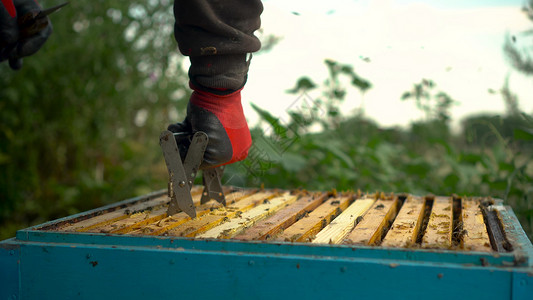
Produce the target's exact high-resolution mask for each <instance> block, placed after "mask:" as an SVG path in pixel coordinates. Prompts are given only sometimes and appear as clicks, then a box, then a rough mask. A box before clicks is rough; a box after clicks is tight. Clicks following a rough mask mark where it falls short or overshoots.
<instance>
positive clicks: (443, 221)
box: [0, 187, 533, 299]
mask: <svg viewBox="0 0 533 300" xmlns="http://www.w3.org/2000/svg"><path fill="white" fill-rule="evenodd" d="M199 191H200V189H199V188H195V189H193V191H192V192H193V200H194V202H195V204H196V206H197V216H198V217H197V218H195V219H190V218H189V217H188V216H187V215H185V214H183V213H178V214H175V215H173V216H167V215H166V208H167V206H168V201H169V199H168V197H167V196H166V191H159V192H156V193H152V194H149V195H146V196H142V197H137V198H133V199H129V200H125V201H122V202H119V203H116V204H113V205H109V206H106V207H103V208H99V209H95V210H92V211H88V212H84V213H81V214H78V215H74V216H70V217H67V218H63V219H59V220H55V221H51V222H47V223H45V224H42V225H38V226H34V227H31V228H28V229H24V230H20V231H18V232H17V235H16V237H15V238H13V239H10V240H6V241H2V242H0V282H1V283H2V285H3V286H2V289H0V298H10V297H11V298H12V299H72V298H81V299H108V298H115V299H123V298H128V299H146V298H157V299H167V298H176V297H180V298H197V297H203V298H207V297H209V298H212V297H216V298H217V299H251V298H252V299H273V298H286V297H287V296H290V295H299V296H301V297H312V298H317V297H336V298H346V297H350V298H351V296H347V295H357V296H359V297H362V298H390V297H391V296H394V297H395V298H404V299H418V298H424V297H427V296H428V295H431V298H432V299H449V295H450V293H455V294H457V295H461V297H462V298H472V299H474V298H476V299H479V298H491V299H492V298H497V299H531V294H533V246H532V245H531V243H530V242H529V240H528V239H527V237H526V235H525V233H524V232H523V230H522V228H521V227H520V224H519V223H518V221H517V219H516V216H515V215H514V214H513V212H512V210H511V209H510V208H509V207H507V206H505V205H503V203H502V201H499V200H493V199H490V198H476V197H472V198H471V197H435V196H426V197H417V196H413V195H404V194H398V195H396V194H383V193H361V192H345V193H335V192H307V191H301V190H295V191H284V190H255V189H238V188H234V187H227V188H226V191H225V192H226V195H227V203H228V205H227V207H221V206H220V205H219V204H218V203H216V202H214V201H211V202H208V203H206V204H204V205H200V204H199V203H198V201H199ZM495 282H497V284H492V283H495ZM384 286H386V288H384ZM330 287H335V288H333V289H332V288H330Z"/></svg>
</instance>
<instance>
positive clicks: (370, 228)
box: [344, 199, 398, 245]
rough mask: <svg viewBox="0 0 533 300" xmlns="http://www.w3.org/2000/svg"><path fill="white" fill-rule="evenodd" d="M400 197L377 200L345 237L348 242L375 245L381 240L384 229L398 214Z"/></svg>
mask: <svg viewBox="0 0 533 300" xmlns="http://www.w3.org/2000/svg"><path fill="white" fill-rule="evenodd" d="M397 209H398V199H395V200H382V199H380V200H377V201H376V202H375V203H374V205H372V207H371V208H370V210H369V211H368V212H367V213H366V214H365V215H364V216H363V220H362V221H360V222H359V223H358V224H357V225H356V226H355V228H354V229H353V230H352V232H350V234H348V236H347V237H346V239H345V241H344V242H345V243H347V244H361V245H374V244H375V243H376V242H379V241H380V240H381V237H382V234H383V229H384V228H385V227H386V226H388V224H390V221H391V219H392V218H394V217H395V216H396V213H397Z"/></svg>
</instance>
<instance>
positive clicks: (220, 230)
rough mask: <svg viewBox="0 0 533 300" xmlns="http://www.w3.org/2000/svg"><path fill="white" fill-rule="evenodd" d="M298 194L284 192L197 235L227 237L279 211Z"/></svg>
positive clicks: (296, 197)
mask: <svg viewBox="0 0 533 300" xmlns="http://www.w3.org/2000/svg"><path fill="white" fill-rule="evenodd" d="M298 197H299V196H298V195H291V194H290V193H288V192H287V193H285V194H283V195H281V196H278V197H275V198H272V199H270V200H268V201H265V202H264V203H262V204H260V205H258V206H257V207H254V208H252V209H250V210H249V211H247V212H243V213H242V214H240V215H239V216H237V217H236V218H233V219H230V220H229V221H228V222H226V223H223V224H221V225H220V226H217V227H215V228H213V229H211V230H209V231H207V232H205V233H203V234H200V235H198V236H197V237H199V238H222V239H228V238H231V237H233V236H234V235H236V234H238V233H240V232H241V231H242V230H244V229H245V228H246V227H249V226H251V225H253V224H254V223H255V222H258V221H261V220H262V219H264V218H266V217H268V216H269V215H272V214H274V213H276V212H277V211H279V210H280V209H282V208H284V207H286V206H287V205H290V204H291V203H293V202H294V201H296V199H298Z"/></svg>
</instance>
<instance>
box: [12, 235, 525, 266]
mask: <svg viewBox="0 0 533 300" xmlns="http://www.w3.org/2000/svg"><path fill="white" fill-rule="evenodd" d="M17 238H18V239H19V240H24V241H31V242H44V243H65V244H95V245H119V246H134V247H149V248H154V247H163V248H170V249H177V248H184V249H195V250H203V251H220V252H226V251H230V252H243V253H249V252H252V253H262V254H267V255H275V254H279V253H282V254H291V255H304V256H325V257H335V258H336V257H346V258H369V259H383V260H405V261H420V262H435V263H444V262H445V263H454V264H462V265H477V266H481V265H482V264H490V265H505V266H509V265H515V257H514V255H513V254H507V253H483V252H464V251H446V250H426V249H399V248H384V247H368V246H349V245H321V244H309V243H286V242H278V243H265V242H261V241H253V242H242V241H235V240H197V239H192V238H178V237H159V236H156V237H152V236H128V235H113V234H99V233H61V232H46V231H36V230H24V231H20V232H18V233H17ZM522 263H524V262H522Z"/></svg>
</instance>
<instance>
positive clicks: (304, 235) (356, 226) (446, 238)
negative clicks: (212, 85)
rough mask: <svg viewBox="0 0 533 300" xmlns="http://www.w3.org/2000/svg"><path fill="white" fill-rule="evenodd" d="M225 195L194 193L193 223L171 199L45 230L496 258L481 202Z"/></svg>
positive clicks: (302, 194) (281, 193) (198, 189)
mask: <svg viewBox="0 0 533 300" xmlns="http://www.w3.org/2000/svg"><path fill="white" fill-rule="evenodd" d="M224 190H225V192H226V194H227V195H226V201H227V207H223V206H222V205H221V204H219V203H218V202H216V201H209V202H208V203H206V204H203V205H200V204H199V202H200V197H201V191H202V187H201V186H195V187H194V188H193V190H192V194H193V202H194V203H195V206H196V212H197V217H196V218H194V219H191V218H190V217H189V216H188V215H187V214H185V213H184V212H180V213H177V214H174V215H173V216H167V214H166V211H167V208H168V203H169V200H170V199H169V198H168V196H166V195H165V196H160V197H155V198H150V199H147V198H144V199H136V200H133V201H130V202H124V203H126V204H124V203H122V204H120V206H118V205H117V206H115V207H108V208H106V209H105V210H101V211H99V212H94V213H91V214H90V215H84V216H81V217H78V218H75V219H72V220H71V221H70V222H69V221H61V222H60V223H59V224H58V225H56V226H49V228H44V227H43V228H42V229H39V230H53V231H58V232H95V233H112V234H128V235H139V236H146V235H152V236H154V235H162V236H176V237H197V238H218V239H226V238H232V239H237V240H244V241H251V240H263V241H270V240H274V241H289V242H312V243H317V244H318V243H323V244H325V243H330V244H338V243H344V244H354V245H373V246H376V245H380V246H384V247H391V248H411V247H421V248H427V249H456V250H459V249H463V250H465V251H477V252H492V251H493V249H492V247H491V243H492V242H493V241H492V240H491V239H492V238H493V237H492V234H491V232H490V231H489V230H488V228H487V224H485V222H486V220H485V219H484V213H485V212H482V209H481V207H480V206H479V200H478V199H476V198H463V199H453V198H452V197H435V196H428V197H425V198H422V197H415V196H411V195H405V196H404V195H400V196H395V195H394V194H383V193H375V194H367V195H364V196H362V195H361V193H360V192H358V193H354V192H349V193H344V194H339V195H337V194H336V193H335V194H333V193H331V192H329V193H328V192H307V191H301V190H295V191H292V193H291V192H290V191H283V190H266V191H265V190H259V191H257V190H254V189H238V188H233V187H232V188H228V187H224ZM355 199H357V200H355ZM376 199H377V200H376ZM459 200H460V201H459ZM402 202H403V203H402ZM459 204H461V205H459ZM89 216H90V217H89ZM83 218H87V219H83Z"/></svg>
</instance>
